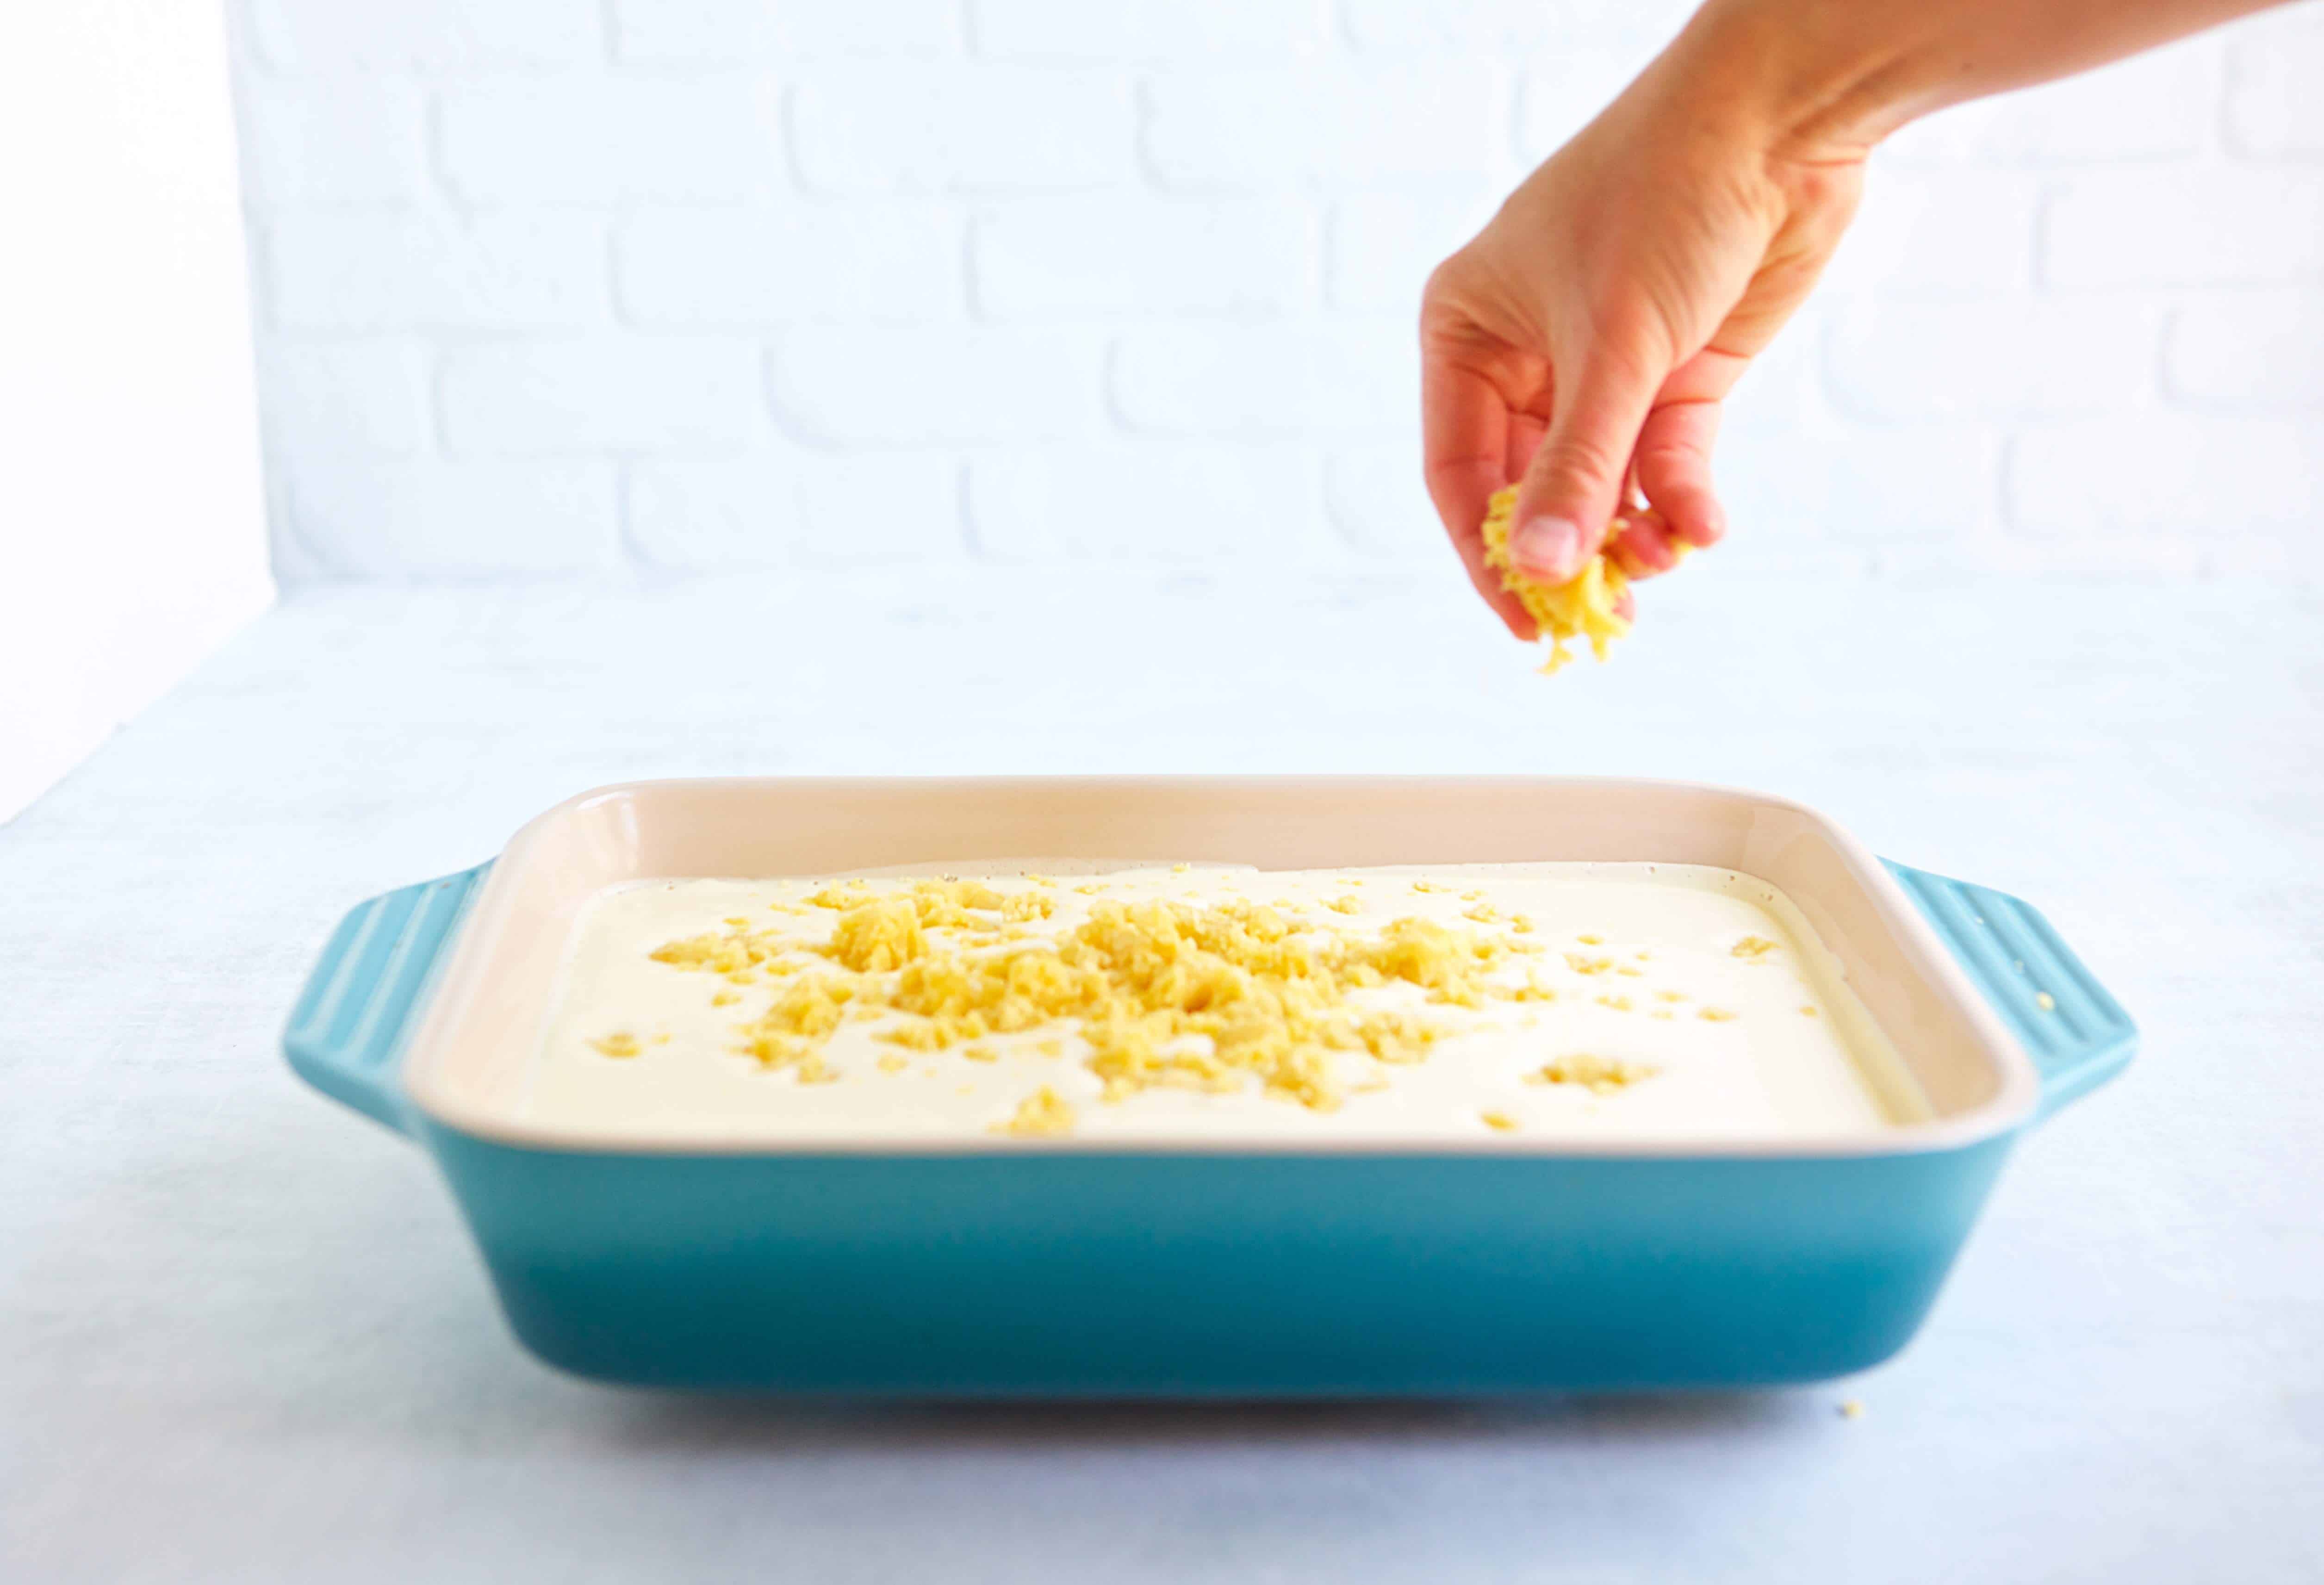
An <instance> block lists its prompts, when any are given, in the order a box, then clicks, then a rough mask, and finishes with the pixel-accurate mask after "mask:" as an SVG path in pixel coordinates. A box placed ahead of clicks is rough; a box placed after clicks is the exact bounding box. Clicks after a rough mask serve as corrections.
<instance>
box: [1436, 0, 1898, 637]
mask: <svg viewBox="0 0 2324 1585" xmlns="http://www.w3.org/2000/svg"><path fill="white" fill-rule="evenodd" d="M1688 43H1689V41H1688V40H1687V39H1686V38H1684V37H1682V39H1681V40H1680V41H1679V42H1678V43H1676V44H1674V46H1673V47H1672V50H1671V51H1669V52H1668V53H1666V54H1665V56H1664V57H1663V58H1662V59H1661V60H1657V61H1656V62H1655V64H1654V66H1652V67H1650V68H1649V69H1647V71H1646V74H1645V75H1644V76H1642V77H1641V78H1639V79H1638V80H1637V82H1636V83H1633V84H1632V85H1631V87H1630V88H1629V89H1628V91H1627V92H1626V93H1624V94H1623V96H1622V97H1620V98H1619V99H1618V100H1616V101H1615V102H1614V104H1612V105H1611V106H1609V107H1608V108H1607V109H1606V111H1605V112H1604V113H1603V114H1602V115H1600V116H1599V117H1598V119H1597V120H1596V121H1594V122H1592V123H1591V124H1590V125H1589V126H1588V127H1586V128H1585V129H1583V131H1582V133H1581V134H1579V135H1578V136H1576V137H1575V138H1574V139H1573V141H1572V143H1568V144H1566V145H1565V147H1563V149H1560V150H1559V151H1558V152H1556V153H1555V154H1554V155H1553V156H1551V158H1550V159H1549V161H1547V163H1545V164H1544V165H1543V166H1542V167H1541V168H1540V169H1539V170H1536V171H1535V172H1534V173H1533V175H1532V176H1531V177H1530V178H1528V179H1527V180H1526V182H1525V184H1524V185H1523V186H1521V187H1519V188H1518V189H1517V191H1516V192H1515V193H1514V194H1512V195H1511V196H1510V198H1509V200H1508V203H1506V204H1504V205H1503V206H1502V207H1501V211H1500V213H1499V215H1497V216H1495V217H1494V218H1493V220H1492V222H1491V223H1490V224H1489V225H1488V226H1486V227H1485V229H1484V230H1483V232H1481V233H1480V235H1478V236H1477V238H1476V240H1474V241H1473V242H1471V243H1470V244H1468V245H1467V246H1466V247H1464V248H1462V250H1461V251H1460V252H1459V253H1455V254H1453V255H1452V257H1451V258H1450V259H1448V260H1446V261H1445V262H1444V263H1443V264H1442V265H1441V266H1439V267H1438V269H1437V271H1436V272H1435V273H1434V275H1433V276H1432V277H1430V279H1429V282H1428V287H1427V290H1426V292H1425V296H1424V298H1423V300H1422V307H1421V406H1422V413H1423V429H1424V436H1425V452H1426V459H1427V477H1428V491H1429V495H1430V498H1431V499H1432V500H1433V501H1434V502H1435V505H1436V511H1437V514H1438V515H1439V516H1440V517H1441V518H1443V521H1444V527H1445V530H1446V531H1447V532H1448V533H1450V534H1451V535H1452V544H1453V547H1454V548H1456V549H1457V550H1458V551H1459V552H1460V554H1461V559H1462V562H1463V563H1464V564H1465V565H1466V566H1467V567H1468V569H1469V577H1470V580H1471V582H1472V583H1474V584H1475V585H1477V590H1478V592H1479V593H1480V594H1482V595H1483V596H1484V597H1485V599H1486V601H1487V602H1488V603H1489V604H1491V605H1492V607H1493V608H1494V609H1495V610H1496V611H1498V612H1499V613H1500V615H1501V620H1502V621H1504V622H1507V623H1508V626H1509V629H1510V631H1513V632H1515V633H1516V634H1517V636H1519V637H1520V638H1528V639H1529V638H1531V637H1533V636H1534V633H1533V622H1532V621H1531V620H1530V619H1529V618H1527V617H1526V614H1525V613H1524V611H1523V609H1522V608H1521V607H1520V606H1519V605H1518V604H1517V601H1516V600H1515V598H1514V597H1512V596H1511V595H1509V594H1507V593H1506V592H1505V591H1503V590H1502V588H1501V587H1500V580H1499V577H1498V576H1496V575H1495V574H1493V573H1492V572H1491V571H1489V569H1488V568H1487V567H1485V565H1484V552H1483V544H1482V541H1481V539H1480V535H1479V531H1478V530H1479V525H1480V523H1481V522H1482V521H1484V516H1485V504H1486V502H1487V499H1488V498H1489V497H1490V496H1491V495H1492V493H1494V492H1495V491H1496V490H1499V489H1500V488H1502V487H1503V486H1504V485H1507V484H1510V483H1512V482H1517V483H1519V489H1518V492H1517V510H1516V515H1515V521H1516V523H1517V528H1516V530H1515V532H1514V533H1513V534H1512V536H1511V539H1510V552H1511V555H1512V557H1513V558H1514V559H1515V560H1516V561H1517V563H1518V565H1519V566H1520V567H1522V568H1524V570H1526V572H1528V573H1531V574H1532V575H1533V576H1535V577H1538V578H1540V579H1542V580H1543V581H1545V582H1548V583H1563V582H1565V581H1566V580H1567V579H1569V578H1571V577H1572V576H1574V575H1575V574H1576V573H1577V572H1579V571H1580V570H1581V568H1582V567H1583V566H1584V565H1586V564H1587V562H1588V560H1589V558H1591V557H1592V556H1594V555H1596V554H1597V552H1598V550H1599V548H1600V544H1601V543H1602V541H1603V540H1604V539H1605V537H1606V531H1607V526H1608V524H1609V521H1610V520H1612V519H1613V518H1614V517H1615V516H1617V515H1619V516H1621V517H1623V518H1624V519H1625V520H1626V521H1627V526H1626V527H1625V528H1624V530H1623V531H1622V533H1621V535H1620V537H1619V538H1618V540H1617V542H1616V545H1615V548H1614V549H1613V551H1612V552H1611V554H1612V556H1613V558H1614V559H1616V560H1617V561H1618V563H1619V564H1620V565H1621V567H1622V569H1623V570H1624V571H1625V572H1626V573H1628V575H1629V576H1631V577H1633V578H1643V577H1650V576H1654V575H1655V574H1656V573H1659V572H1663V571H1666V570H1668V568H1669V567H1671V566H1672V565H1673V563H1674V561H1675V560H1676V558H1677V551H1676V548H1675V547H1676V545H1677V543H1680V542H1683V543H1684V544H1687V545H1696V546H1701V545H1709V544H1711V543H1712V542H1713V541H1715V540H1716V539H1719V537H1720V534H1721V533H1722V532H1723V531H1724V530H1725V526H1726V524H1725V518H1724V515H1723V514H1722V512H1721V511H1720V505H1719V501H1718V497H1717V496H1716V494H1715V493H1713V490H1712V488H1711V442H1712V440H1713V438H1715V437H1716V436H1717V434H1718V430H1719V414H1720V401H1722V400H1723V399H1724V398H1725V397H1726V395H1727V392H1728V391H1729V389H1730V388H1731V387H1732V386H1733V385H1734V383H1735V382H1736V380H1737V379H1738V377H1739V376H1740V375H1741V374H1742V373H1743V371H1744V369H1745V368H1746V367H1747V366H1748V364H1749V362H1750V360H1751V358H1752V356H1753V355H1756V354H1757V352H1758V351H1759V349H1760V348H1762V347H1764V346H1766V344H1767V343H1768V341H1769V340H1771V339H1772V338H1773V337H1774V336H1775V332H1776V330H1777V329H1778V328H1780V327H1782V325H1783V323H1784V320H1785V319H1787V318H1790V317H1791V314H1792V310H1793V309H1795V308H1797V307H1798V306H1799V303H1800V300H1801V299H1803V297H1805V296H1806V295H1807V292H1808V289H1809V288H1810V287H1811V286H1812V285H1813V284H1814V282H1815V280H1816V277H1817V275H1818V274H1819V273H1820V272H1821V270H1822V269H1823V265H1824V263H1825V261H1826V260H1827V259H1829V258H1830V257H1831V251H1832V249H1833V248H1834V246H1836V245H1837V244H1838V243H1839V241H1840V234H1841V232H1842V231H1843V230H1844V229H1845V228H1846V226H1847V225H1848V221H1849V217H1850V216H1851V215H1852V214H1853V213H1854V211H1855V207H1856V199H1857V194H1858V187H1859V181H1860V175H1861V170H1862V161H1863V156H1864V152H1865V149H1864V148H1863V147H1862V146H1850V145H1849V144H1847V143H1831V144H1829V145H1826V146H1811V145H1807V144H1803V143H1799V142H1797V141H1796V140H1794V138H1793V137H1792V136H1791V135H1790V134H1789V133H1788V130H1787V129H1785V128H1784V127H1783V126H1782V125H1780V124H1778V123H1777V122H1776V121H1775V118H1774V117H1773V116H1763V115H1760V114H1759V113H1758V112H1757V110H1756V109H1755V107H1754V106H1753V104H1752V94H1751V91H1750V87H1749V85H1748V83H1743V82H1738V81H1732V80H1728V79H1730V78H1735V77H1737V76H1738V73H1737V72H1736V71H1735V70H1734V69H1732V68H1731V67H1729V65H1728V64H1727V61H1728V60H1729V59H1731V57H1729V56H1726V55H1724V54H1722V52H1720V51H1711V50H1707V49H1699V50H1690V49H1689V48H1688ZM1641 494H1643V496H1644V500H1645V502H1646V504H1645V506H1644V508H1643V510H1642V509H1640V506H1639V502H1638V497H1639V496H1640V495H1641Z"/></svg>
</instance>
